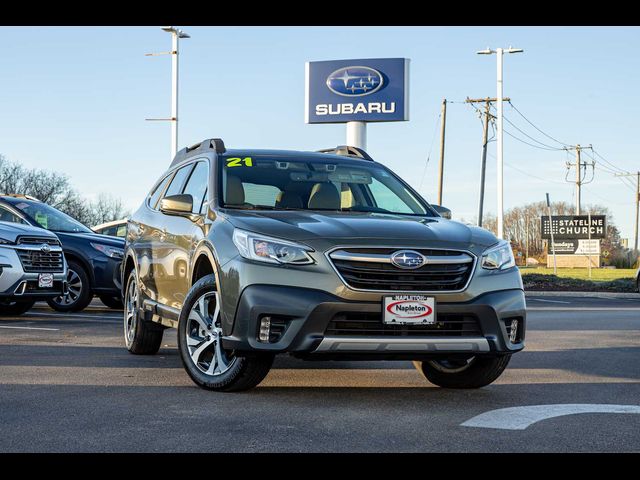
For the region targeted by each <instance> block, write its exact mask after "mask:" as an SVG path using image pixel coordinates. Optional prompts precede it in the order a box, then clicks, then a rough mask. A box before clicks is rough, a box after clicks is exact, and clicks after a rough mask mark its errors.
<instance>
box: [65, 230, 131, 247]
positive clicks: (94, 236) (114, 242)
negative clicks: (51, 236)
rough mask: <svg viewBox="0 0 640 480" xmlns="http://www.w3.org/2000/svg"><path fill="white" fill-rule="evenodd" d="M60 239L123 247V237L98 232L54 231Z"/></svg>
mask: <svg viewBox="0 0 640 480" xmlns="http://www.w3.org/2000/svg"><path fill="white" fill-rule="evenodd" d="M55 233H56V234H57V235H58V237H60V241H61V242H62V243H64V241H65V240H66V239H77V240H81V241H82V240H86V241H87V242H95V243H102V244H103V245H109V246H111V247H118V248H124V238H118V237H112V236H109V235H101V234H99V233H85V232H77V233H69V232H55Z"/></svg>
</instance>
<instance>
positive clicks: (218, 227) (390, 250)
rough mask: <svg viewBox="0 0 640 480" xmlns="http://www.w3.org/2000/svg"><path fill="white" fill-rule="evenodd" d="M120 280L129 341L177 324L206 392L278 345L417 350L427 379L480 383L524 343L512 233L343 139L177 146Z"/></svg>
mask: <svg viewBox="0 0 640 480" xmlns="http://www.w3.org/2000/svg"><path fill="white" fill-rule="evenodd" d="M442 211H443V212H446V210H442ZM122 285H123V288H124V290H123V297H124V300H125V314H124V334H125V343H126V347H127V348H128V350H129V351H130V352H131V353H135V354H153V353H156V352H157V351H158V349H159V347H160V345H161V342H162V336H163V330H164V328H165V327H176V328H177V329H178V348H179V352H180V356H181V359H182V363H183V365H184V367H185V369H186V371H187V373H188V374H189V376H190V377H191V379H192V380H193V381H194V382H195V383H196V384H197V385H199V386H200V387H203V388H206V389H210V390H218V391H238V390H245V389H248V388H251V387H254V386H256V385H257V384H258V383H260V381H261V380H262V379H263V378H264V377H265V376H266V375H267V373H268V372H269V369H270V368H271V365H272V362H273V359H274V355H276V354H282V353H289V354H292V355H295V356H296V357H299V358H303V359H361V360H383V359H387V360H413V361H414V362H415V365H416V367H417V369H418V370H419V371H420V373H422V374H423V375H424V376H425V377H426V378H427V379H428V380H429V381H431V382H432V383H434V384H436V385H439V386H441V387H448V388H478V387H482V386H484V385H487V384H489V383H491V382H493V381H494V380H495V379H496V378H498V377H499V376H500V375H501V374H502V372H503V371H504V369H505V368H506V366H507V364H508V363H509V359H510V358H511V355H512V354H513V353H515V352H518V351H520V350H522V349H523V348H524V338H525V320H526V309H525V298H524V291H523V285H522V278H521V277H520V273H519V271H518V268H517V267H516V266H515V260H514V257H513V252H512V251H511V247H510V245H509V243H508V242H505V241H503V240H499V239H498V238H496V237H495V236H494V235H493V234H492V233H490V232H489V231H487V230H484V229H482V228H478V227H474V226H468V225H464V224H462V223H459V222H455V221H452V220H447V219H445V218H443V217H442V216H440V215H439V214H438V212H437V211H436V208H434V206H432V205H430V204H429V203H427V202H426V201H425V200H424V199H423V198H422V197H421V196H420V195H419V194H418V193H417V192H416V191H415V190H414V189H413V188H411V187H410V186H409V185H408V184H407V183H405V182H404V181H403V180H402V179H401V178H399V177H398V176H397V175H396V174H395V173H393V172H392V171H391V170H389V169H388V168H386V167H385V166H383V165H382V164H380V163H377V162H375V161H373V159H372V158H371V157H370V156H369V155H368V154H367V153H366V152H364V151H363V150H360V149H357V148H353V147H337V148H334V149H329V150H323V151H321V152H304V151H281V150H226V148H225V147H224V143H223V142H222V140H220V139H213V140H205V141H203V142H202V143H200V144H198V145H194V146H193V147H189V148H185V149H183V150H181V151H180V152H178V154H177V155H176V157H175V159H174V160H173V162H172V163H171V165H170V167H169V169H168V170H167V171H166V172H165V173H163V174H162V176H161V177H160V179H159V180H158V181H157V182H156V184H155V185H154V186H153V188H152V189H151V191H150V192H149V194H148V196H147V197H146V198H145V200H144V201H143V203H142V205H141V206H140V208H139V209H138V210H137V211H136V212H135V213H134V214H133V215H132V217H131V218H130V220H129V224H128V226H127V237H126V246H125V260H124V263H123V282H122Z"/></svg>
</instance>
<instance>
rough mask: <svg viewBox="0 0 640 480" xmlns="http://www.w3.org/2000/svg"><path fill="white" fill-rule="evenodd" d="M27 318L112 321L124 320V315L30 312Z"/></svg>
mask: <svg viewBox="0 0 640 480" xmlns="http://www.w3.org/2000/svg"><path fill="white" fill-rule="evenodd" d="M24 316H25V317H55V318H90V319H92V320H93V319H96V318H106V319H110V320H122V315H99V314H98V315H82V314H78V313H35V312H28V313H26V314H25V315H24Z"/></svg>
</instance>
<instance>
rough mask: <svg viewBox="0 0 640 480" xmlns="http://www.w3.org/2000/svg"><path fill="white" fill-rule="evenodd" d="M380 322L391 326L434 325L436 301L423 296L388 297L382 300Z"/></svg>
mask: <svg viewBox="0 0 640 480" xmlns="http://www.w3.org/2000/svg"><path fill="white" fill-rule="evenodd" d="M383 305H384V309H383V316H382V322H383V323H385V324H391V325H394V324H395V325H432V324H434V323H436V299H435V298H434V297H427V296H425V295H389V296H386V297H384V300H383Z"/></svg>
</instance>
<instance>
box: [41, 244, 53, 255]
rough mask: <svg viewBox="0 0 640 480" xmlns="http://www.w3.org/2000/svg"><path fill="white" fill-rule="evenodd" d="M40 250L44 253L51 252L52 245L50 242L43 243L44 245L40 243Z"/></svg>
mask: <svg viewBox="0 0 640 480" xmlns="http://www.w3.org/2000/svg"><path fill="white" fill-rule="evenodd" d="M40 251H41V252H43V253H49V252H50V251H51V247H50V246H49V244H48V243H43V244H42V245H40Z"/></svg>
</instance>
